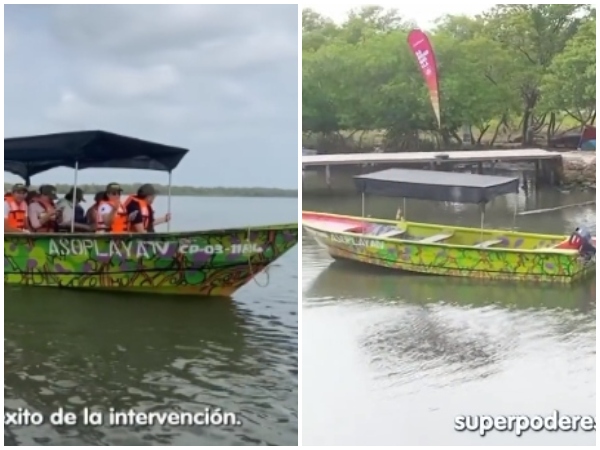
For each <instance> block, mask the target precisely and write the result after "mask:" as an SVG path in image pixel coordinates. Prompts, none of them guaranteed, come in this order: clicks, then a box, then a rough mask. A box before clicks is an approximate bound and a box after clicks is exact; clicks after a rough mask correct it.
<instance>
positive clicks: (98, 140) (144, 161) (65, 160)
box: [4, 131, 188, 180]
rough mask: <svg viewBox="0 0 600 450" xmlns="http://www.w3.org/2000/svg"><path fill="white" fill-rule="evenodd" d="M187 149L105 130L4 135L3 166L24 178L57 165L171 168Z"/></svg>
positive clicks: (145, 168)
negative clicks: (15, 136)
mask: <svg viewBox="0 0 600 450" xmlns="http://www.w3.org/2000/svg"><path fill="white" fill-rule="evenodd" d="M187 152H188V150H186V149H184V148H179V147H170V146H167V145H163V144H157V143H154V142H148V141H143V140H141V139H136V138H131V137H126V136H121V135H118V134H114V133H108V132H106V131H79V132H73V133H59V134H47V135H41V136H32V137H18V138H9V139H4V170H5V171H7V172H10V173H13V174H15V175H19V176H21V177H23V178H24V179H25V180H29V178H30V177H31V176H33V175H36V174H38V173H41V172H44V171H46V170H50V169H54V168H56V167H72V168H75V167H78V168H79V169H87V168H111V169H121V168H122V169H143V170H160V171H167V172H170V171H172V170H173V169H175V167H177V166H178V165H179V163H180V162H181V160H182V159H183V157H184V156H185V155H186V154H187Z"/></svg>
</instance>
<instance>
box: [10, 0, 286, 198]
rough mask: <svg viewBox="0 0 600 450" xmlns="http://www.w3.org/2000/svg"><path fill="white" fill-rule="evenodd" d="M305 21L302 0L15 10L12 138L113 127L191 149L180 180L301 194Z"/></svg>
mask: <svg viewBox="0 0 600 450" xmlns="http://www.w3.org/2000/svg"><path fill="white" fill-rule="evenodd" d="M297 15H298V10H297V7H296V6H294V5H289V6H288V5H273V6H272V5H263V6H246V5H241V6H239V5H226V6H200V5H144V6H132V5H94V6H87V5H61V6H6V7H5V116H6V120H5V135H6V136H15V135H23V134H39V133H45V132H56V131H68V130H75V129H77V130H78V129H106V130H109V131H115V132H119V133H123V134H127V135H133V136H136V137H140V138H145V139H152V140H157V141H159V142H163V143H167V144H173V145H179V146H184V147H188V148H190V149H191V150H192V152H191V154H190V156H189V157H188V158H187V159H186V160H185V163H184V164H183V165H182V167H181V168H178V170H177V172H176V173H175V180H176V181H177V182H178V183H180V184H199V183H201V184H202V185H232V186H243V185H246V186H248V185H265V186H280V187H297V173H298V170H297V167H298V144H297V142H298V131H297V130H298V126H297V121H298V17H297ZM32 30H33V31H32ZM199 166H201V167H203V174H204V175H203V178H202V180H199V179H198V176H197V175H196V173H195V170H194V168H195V167H196V168H197V167H199ZM252 167H256V170H249V169H250V168H252ZM89 172H90V173H89V174H88V172H86V173H85V174H84V175H83V177H84V180H86V181H89V182H98V181H99V180H102V179H103V177H104V176H105V175H103V174H102V172H101V171H100V172H99V173H98V171H94V173H91V172H92V171H89ZM140 176H141V177H143V179H144V180H145V179H147V178H148V177H153V176H154V175H151V174H143V175H136V177H137V178H140ZM42 177H46V176H44V175H42V176H40V179H41V178H42ZM47 177H56V175H55V174H54V172H52V173H49V174H48V175H47ZM46 179H47V178H46ZM35 181H36V180H34V182H35Z"/></svg>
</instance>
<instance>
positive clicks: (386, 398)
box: [302, 192, 596, 445]
mask: <svg viewBox="0 0 600 450" xmlns="http://www.w3.org/2000/svg"><path fill="white" fill-rule="evenodd" d="M565 197H566V198H565ZM536 198H537V201H536ZM587 199H589V196H587V198H586V194H578V195H577V196H571V197H569V196H565V195H564V194H560V193H557V192H548V193H545V192H538V193H536V194H535V196H533V198H524V196H521V197H520V198H519V199H518V202H519V204H520V206H519V208H520V209H521V210H522V209H523V208H524V205H525V204H527V209H537V208H542V207H543V208H547V207H552V206H555V205H557V204H561V203H562V204H569V203H577V202H579V201H585V200H587ZM503 200H504V202H495V204H494V205H493V207H492V208H490V210H489V214H488V215H487V220H488V224H491V225H490V226H494V227H505V226H506V227H509V226H512V221H513V214H512V211H513V205H514V201H515V200H516V199H515V197H514V196H513V197H512V198H511V197H508V198H507V199H503ZM397 206H398V205H397V204H396V202H394V201H389V200H385V199H376V198H372V199H369V200H368V213H369V214H371V215H372V216H373V217H386V218H391V217H393V216H394V214H395V210H396V208H397ZM438 206H439V207H438ZM303 209H310V210H317V211H319V210H322V211H334V212H338V213H343V214H357V213H358V214H360V201H357V199H356V198H349V197H340V198H336V199H335V200H334V201H328V200H316V199H312V200H311V199H305V200H304V205H303ZM407 211H408V216H409V218H410V219H411V220H415V221H429V222H438V223H457V224H466V225H470V226H476V225H477V224H478V222H479V217H478V214H477V210H476V208H473V207H470V206H467V207H462V206H461V207H460V208H454V207H453V205H437V204H435V207H432V205H431V204H430V203H429V204H427V203H426V202H409V204H408V206H407ZM581 224H585V225H586V226H589V227H590V228H591V229H595V208H587V209H583V208H575V209H570V210H564V211H557V212H553V213H547V214H541V215H529V216H522V217H518V219H517V226H518V227H519V228H521V229H523V230H530V231H539V232H549V233H569V232H570V231H571V230H572V229H573V228H574V227H575V226H578V225H581ZM302 264H303V310H304V311H303V324H304V325H303V326H304V327H305V328H304V329H305V330H310V332H308V331H307V332H305V333H304V335H303V336H304V338H303V375H304V378H303V383H304V386H306V387H307V388H305V389H304V390H303V402H304V403H303V418H304V422H303V430H304V435H303V439H304V441H303V442H304V443H305V444H308V445H312V444H321V445H328V444H329V445H334V444H348V445H349V444H353V445H366V444H371V445H427V444H429V445H468V444H479V445H481V444H485V445H511V444H512V445H514V444H516V443H517V439H516V438H515V437H514V436H513V435H511V434H510V433H503V434H499V433H492V434H490V435H489V436H488V437H487V438H486V439H485V441H482V440H481V439H480V438H479V437H478V436H474V435H472V434H464V433H463V434H459V433H456V432H454V430H453V421H454V418H455V417H456V416H457V415H464V414H496V415H497V414H505V415H514V414H530V415H533V414H536V415H537V414H542V415H545V414H549V413H551V412H552V411H553V410H554V409H559V411H561V413H564V414H595V401H596V390H595V376H596V367H595V357H596V342H595V341H596V330H595V326H596V304H595V279H593V280H589V281H588V282H585V283H581V284H578V285H575V286H554V285H552V286H549V285H535V284H527V283H495V282H489V281H487V282H486V281H479V280H469V279H455V278H444V277H430V276H422V275H421V276H420V275H409V274H400V273H398V272H395V271H388V270H385V269H380V268H371V267H368V266H364V265H359V264H355V263H348V262H332V260H331V258H329V256H328V255H327V254H326V252H325V251H324V250H323V249H321V248H320V247H318V246H317V245H316V244H315V243H314V242H313V241H312V240H311V239H310V238H305V239H304V242H303V256H302ZM309 386H310V389H309V388H308V387H309ZM325 411H326V412H325ZM434 430H435V432H433V431H434ZM518 442H519V444H521V445H527V444H541V445H556V444H563V445H578V444H593V443H595V433H588V434H586V433H562V434H550V433H529V434H526V435H525V436H524V437H522V438H521V439H519V441H518Z"/></svg>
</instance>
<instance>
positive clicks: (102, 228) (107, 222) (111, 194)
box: [96, 183, 128, 233]
mask: <svg viewBox="0 0 600 450" xmlns="http://www.w3.org/2000/svg"><path fill="white" fill-rule="evenodd" d="M105 192H106V194H105V195H104V199H103V200H102V201H101V202H100V204H99V205H98V213H97V214H96V232H97V233H125V232H126V231H127V229H128V220H127V211H126V210H125V207H124V206H123V204H122V203H121V194H122V193H123V189H121V185H120V184H119V183H109V184H108V186H106V191H105Z"/></svg>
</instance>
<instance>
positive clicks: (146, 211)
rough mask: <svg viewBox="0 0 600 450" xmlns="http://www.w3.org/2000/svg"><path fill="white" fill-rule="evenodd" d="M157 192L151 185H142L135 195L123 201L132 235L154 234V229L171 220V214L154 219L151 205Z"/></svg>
mask: <svg viewBox="0 0 600 450" xmlns="http://www.w3.org/2000/svg"><path fill="white" fill-rule="evenodd" d="M157 194H158V192H156V189H155V188H154V186H153V185H151V184H143V185H142V186H140V188H139V189H138V191H137V195H132V196H130V197H129V198H128V199H127V200H125V204H124V205H125V209H126V210H127V217H128V219H129V231H131V232H133V233H154V231H155V227H156V226H157V225H161V224H163V223H167V222H169V221H170V220H171V214H165V215H164V216H163V217H159V218H156V216H155V212H154V208H153V207H152V204H153V203H154V200H155V199H156V196H157Z"/></svg>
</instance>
